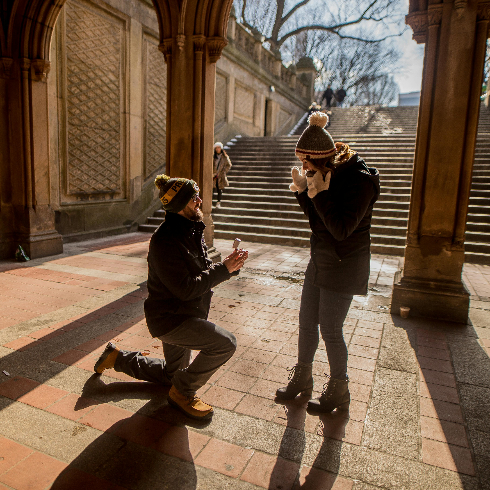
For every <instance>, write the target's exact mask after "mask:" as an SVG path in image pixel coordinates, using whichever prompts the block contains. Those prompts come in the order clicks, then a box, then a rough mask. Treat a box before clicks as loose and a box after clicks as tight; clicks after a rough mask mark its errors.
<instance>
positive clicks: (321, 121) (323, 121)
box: [308, 111, 328, 128]
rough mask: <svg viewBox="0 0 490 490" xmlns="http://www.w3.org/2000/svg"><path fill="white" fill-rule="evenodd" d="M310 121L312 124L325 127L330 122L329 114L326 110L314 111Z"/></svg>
mask: <svg viewBox="0 0 490 490" xmlns="http://www.w3.org/2000/svg"><path fill="white" fill-rule="evenodd" d="M308 122H309V123H310V126H320V128H324V127H325V126H326V125H327V123H328V116H327V115H326V114H325V113H324V112H320V111H317V112H314V113H313V114H311V116H310V117H309V118H308Z"/></svg>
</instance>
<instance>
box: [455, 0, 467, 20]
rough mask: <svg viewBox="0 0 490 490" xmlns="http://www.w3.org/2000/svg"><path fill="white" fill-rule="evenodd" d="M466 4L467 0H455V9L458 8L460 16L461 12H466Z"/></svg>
mask: <svg viewBox="0 0 490 490" xmlns="http://www.w3.org/2000/svg"><path fill="white" fill-rule="evenodd" d="M466 5H467V0H454V9H455V10H456V13H457V15H458V17H460V16H461V14H462V13H463V12H464V9H465V8H466Z"/></svg>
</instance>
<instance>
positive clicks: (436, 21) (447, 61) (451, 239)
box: [391, 1, 488, 322]
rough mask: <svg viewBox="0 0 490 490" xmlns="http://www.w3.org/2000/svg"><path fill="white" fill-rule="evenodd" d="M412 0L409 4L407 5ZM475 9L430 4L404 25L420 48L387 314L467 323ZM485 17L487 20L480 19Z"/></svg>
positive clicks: (477, 85) (477, 41)
mask: <svg viewBox="0 0 490 490" xmlns="http://www.w3.org/2000/svg"><path fill="white" fill-rule="evenodd" d="M414 3H415V2H413V1H412V2H411V7H412V5H413V4H414ZM478 11H479V12H480V14H479V16H478V17H477V6H476V4H475V3H473V2H472V3H471V4H467V3H466V1H456V2H455V3H449V2H445V3H434V4H431V5H429V7H428V9H427V10H426V11H416V10H412V9H411V12H410V14H409V15H407V23H408V24H409V25H410V26H411V27H412V28H413V31H414V39H415V40H416V41H417V42H425V43H426V49H425V59H424V72H423V80H422V92H421V100H420V108H419V119H418V126H417V141H416V147H415V159H414V173H413V182H412V193H411V198H410V214H409V224H408V233H407V246H406V249H405V266H404V269H403V271H400V273H399V274H397V276H396V277H395V284H394V290H393V297H392V306H391V311H392V313H395V314H398V313H399V308H400V306H409V307H410V308H411V310H410V312H411V314H412V313H413V314H414V315H418V316H425V317H431V318H438V319H443V320H448V321H455V322H466V320H467V317H468V308H469V293H468V290H467V288H466V286H465V284H464V282H463V280H462V277H461V274H462V268H463V263H464V233H465V223H466V214H467V210H468V199H469V191H470V186H471V174H472V167H473V158H474V149H475V141H476V134H477V125H478V113H479V97H480V92H481V84H482V76H483V64H484V59H485V42H486V33H487V30H488V16H485V15H484V11H488V9H486V10H485V9H482V8H481V7H480V8H479V10H478ZM485 17H486V18H485Z"/></svg>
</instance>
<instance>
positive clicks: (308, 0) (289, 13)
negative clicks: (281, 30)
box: [281, 0, 310, 26]
mask: <svg viewBox="0 0 490 490" xmlns="http://www.w3.org/2000/svg"><path fill="white" fill-rule="evenodd" d="M308 3H310V0H303V1H302V2H299V3H297V4H296V5H295V6H294V7H293V8H292V9H291V10H290V11H289V12H288V13H287V14H286V15H285V16H284V17H283V18H282V19H281V21H282V22H281V26H283V25H284V24H285V23H286V22H287V21H288V20H289V19H290V18H291V16H292V15H294V13H295V12H297V11H298V10H299V9H300V8H301V7H304V6H305V5H307V4H308Z"/></svg>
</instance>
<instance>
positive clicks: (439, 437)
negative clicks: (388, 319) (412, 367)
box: [393, 315, 490, 490]
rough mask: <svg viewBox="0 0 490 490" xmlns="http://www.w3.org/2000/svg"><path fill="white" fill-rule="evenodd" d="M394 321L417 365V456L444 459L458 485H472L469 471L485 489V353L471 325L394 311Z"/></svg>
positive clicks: (489, 426)
mask: <svg viewBox="0 0 490 490" xmlns="http://www.w3.org/2000/svg"><path fill="white" fill-rule="evenodd" d="M489 316H490V315H489ZM393 322H394V324H395V327H398V328H402V329H404V330H405V331H406V332H407V335H408V338H409V340H410V344H411V346H412V348H413V351H414V352H415V355H416V358H417V362H418V364H419V368H420V379H421V383H420V397H421V398H420V399H421V405H422V404H423V405H424V406H423V407H422V406H421V415H422V416H421V432H422V438H423V439H422V456H423V458H425V457H428V458H432V461H431V462H429V461H427V460H424V462H427V463H429V464H434V462H437V461H439V462H445V464H446V467H448V469H453V470H455V471H457V472H458V473H459V476H460V480H461V486H462V488H465V489H466V488H468V489H470V488H471V489H472V490H473V489H474V488H475V482H474V479H470V478H467V477H466V476H465V475H470V476H475V477H476V478H477V479H478V480H479V488H481V489H482V490H490V472H489V468H490V403H489V400H490V358H489V356H488V354H487V353H486V352H485V350H484V349H483V348H482V347H481V345H480V344H479V343H478V334H477V332H476V331H475V328H474V327H473V325H472V324H467V325H462V324H455V323H449V322H441V321H436V320H426V319H422V318H413V319H402V318H400V317H398V316H393ZM424 413H425V414H426V417H424ZM446 441H447V443H448V444H447V446H446V445H441V443H443V442H446ZM424 444H425V445H427V446H429V447H426V448H425V452H424ZM470 451H471V453H472V454H471V453H470ZM424 453H425V455H428V456H424ZM429 454H430V455H429ZM443 464H444V463H443ZM450 466H453V468H450Z"/></svg>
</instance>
